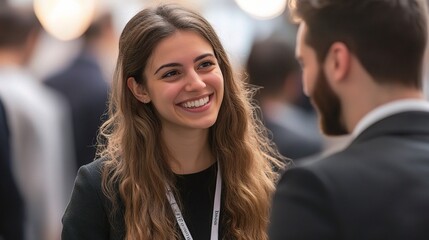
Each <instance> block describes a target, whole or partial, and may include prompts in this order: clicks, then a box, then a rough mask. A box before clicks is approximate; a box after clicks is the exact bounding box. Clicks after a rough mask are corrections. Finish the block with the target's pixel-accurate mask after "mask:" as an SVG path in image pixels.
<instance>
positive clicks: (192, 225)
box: [176, 164, 221, 239]
mask: <svg viewBox="0 0 429 240" xmlns="http://www.w3.org/2000/svg"><path fill="white" fill-rule="evenodd" d="M216 166H217V164H213V165H212V166H211V167H209V168H208V169H206V170H204V171H202V172H199V173H194V174H187V175H177V183H176V187H177V189H178V191H179V194H180V199H181V201H182V202H181V203H182V206H183V209H181V211H182V215H183V218H184V219H185V222H186V225H187V226H188V229H189V231H190V232H191V235H192V237H193V239H210V234H211V226H212V215H213V205H214V195H215V190H216V175H217V171H216V169H217V167H216ZM178 231H179V232H180V233H181V230H180V228H178ZM219 239H221V238H219Z"/></svg>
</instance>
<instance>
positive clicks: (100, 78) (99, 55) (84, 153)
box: [44, 12, 117, 171]
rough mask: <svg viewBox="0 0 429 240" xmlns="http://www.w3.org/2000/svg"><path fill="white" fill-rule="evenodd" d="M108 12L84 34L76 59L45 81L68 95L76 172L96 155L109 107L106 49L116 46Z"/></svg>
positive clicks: (62, 93) (63, 94) (98, 18)
mask: <svg viewBox="0 0 429 240" xmlns="http://www.w3.org/2000/svg"><path fill="white" fill-rule="evenodd" d="M116 43H117V36H116V34H115V30H114V27H113V22H112V15H111V14H110V13H109V12H104V13H102V14H100V16H98V17H97V18H95V20H94V21H93V22H92V24H91V25H90V26H89V28H88V29H87V30H86V32H85V33H84V35H83V36H82V45H81V49H80V51H79V54H78V55H77V56H76V58H75V59H74V60H73V61H72V62H71V63H70V64H69V65H68V66H66V67H65V68H64V69H61V70H60V71H58V72H57V73H55V74H54V75H52V76H50V77H48V78H47V79H46V80H45V81H44V82H45V84H46V85H47V86H49V87H51V88H52V89H54V90H56V91H58V92H59V93H60V94H61V95H62V96H64V97H65V99H66V100H67V103H68V104H69V106H70V109H71V113H72V124H73V138H74V152H75V156H76V171H77V169H78V168H79V167H80V166H82V165H84V164H87V163H90V162H92V161H93V159H94V157H95V144H96V136H97V131H98V128H99V126H100V125H101V124H102V122H103V120H102V115H103V113H104V112H105V110H106V109H107V97H108V91H109V84H108V82H110V77H111V76H106V74H105V73H104V71H103V69H102V66H103V64H102V59H103V57H104V53H105V52H109V51H111V50H110V49H112V48H113V49H116V48H117V44H116Z"/></svg>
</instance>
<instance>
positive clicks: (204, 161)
mask: <svg viewBox="0 0 429 240" xmlns="http://www.w3.org/2000/svg"><path fill="white" fill-rule="evenodd" d="M163 138H164V142H165V144H166V145H167V147H168V149H169V151H170V153H171V157H172V159H170V160H169V164H170V167H171V169H172V171H173V172H174V173H176V174H191V173H196V172H200V171H202V170H204V169H207V168H208V167H210V166H211V165H212V164H213V163H214V162H215V160H214V158H213V156H212V153H211V150H210V146H209V144H208V130H195V131H186V132H181V133H177V132H171V131H169V132H168V133H166V132H163Z"/></svg>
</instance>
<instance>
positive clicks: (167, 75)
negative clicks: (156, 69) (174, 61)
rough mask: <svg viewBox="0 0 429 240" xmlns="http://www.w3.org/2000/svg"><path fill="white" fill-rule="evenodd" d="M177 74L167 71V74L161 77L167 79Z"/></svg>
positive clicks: (175, 71) (177, 72)
mask: <svg viewBox="0 0 429 240" xmlns="http://www.w3.org/2000/svg"><path fill="white" fill-rule="evenodd" d="M177 74H179V71H177V70H173V71H169V72H167V73H165V74H164V75H162V78H168V77H172V76H175V75H177Z"/></svg>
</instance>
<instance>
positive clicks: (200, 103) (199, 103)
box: [182, 96, 209, 108]
mask: <svg viewBox="0 0 429 240" xmlns="http://www.w3.org/2000/svg"><path fill="white" fill-rule="evenodd" d="M208 102H209V96H207V97H204V98H201V99H198V100H195V101H189V102H185V103H182V107H185V108H197V107H201V106H204V105H206V104H207V103H208Z"/></svg>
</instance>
